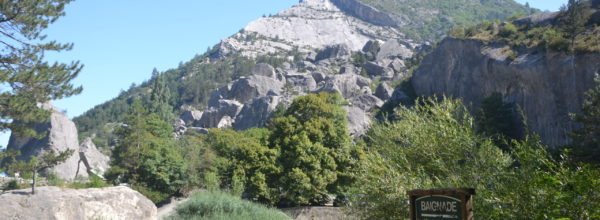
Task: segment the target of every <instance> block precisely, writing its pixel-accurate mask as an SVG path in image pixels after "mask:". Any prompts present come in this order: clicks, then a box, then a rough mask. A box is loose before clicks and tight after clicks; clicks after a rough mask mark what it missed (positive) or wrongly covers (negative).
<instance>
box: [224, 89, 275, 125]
mask: <svg viewBox="0 0 600 220" xmlns="http://www.w3.org/2000/svg"><path fill="white" fill-rule="evenodd" d="M280 99H281V97H280V96H265V97H260V98H256V99H254V100H252V102H250V103H248V104H246V105H244V108H243V109H242V111H241V112H240V114H239V115H238V116H237V117H236V119H235V123H234V124H233V128H234V129H236V130H245V129H248V128H252V127H260V126H262V125H263V123H264V122H266V121H267V119H268V118H269V116H270V115H271V113H273V112H274V111H275V110H276V109H277V105H279V103H280Z"/></svg>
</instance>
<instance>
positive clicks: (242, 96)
mask: <svg viewBox="0 0 600 220" xmlns="http://www.w3.org/2000/svg"><path fill="white" fill-rule="evenodd" d="M283 84H284V83H283V82H281V81H279V80H277V79H274V78H270V77H264V76H258V75H252V76H249V77H246V78H241V79H239V80H237V81H236V82H235V83H233V85H232V87H231V91H229V93H228V96H227V99H234V100H237V101H239V102H240V103H246V102H248V101H250V100H251V99H253V98H256V97H261V96H266V95H268V94H270V93H272V94H279V93H280V92H281V89H282V88H283Z"/></svg>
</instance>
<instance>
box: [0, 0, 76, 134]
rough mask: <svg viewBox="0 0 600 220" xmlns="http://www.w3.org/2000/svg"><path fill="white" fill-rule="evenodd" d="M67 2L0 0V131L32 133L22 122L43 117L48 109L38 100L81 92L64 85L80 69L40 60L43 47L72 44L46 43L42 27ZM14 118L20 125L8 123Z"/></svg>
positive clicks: (57, 48) (54, 48)
mask: <svg viewBox="0 0 600 220" xmlns="http://www.w3.org/2000/svg"><path fill="white" fill-rule="evenodd" d="M69 2H71V0H42V1H40V0H23V1H9V0H2V1H0V5H2V6H1V7H0V83H2V84H3V85H4V86H5V87H6V88H4V89H2V91H1V92H0V130H6V129H10V130H12V131H16V132H17V133H20V134H24V135H29V136H32V135H35V136H39V135H41V134H36V133H35V132H34V131H33V130H32V129H29V128H27V127H26V126H25V125H26V124H27V123H28V122H43V121H46V120H48V117H49V115H50V113H49V111H47V110H44V109H41V108H38V107H37V105H38V103H44V102H47V101H48V100H51V99H60V98H64V97H67V96H71V95H74V94H78V93H80V92H81V87H78V88H75V87H73V85H72V84H71V83H70V82H71V80H72V79H73V78H75V77H76V76H77V74H78V73H79V71H80V70H81V67H82V66H81V65H80V64H79V63H78V62H73V63H71V64H64V63H53V64H49V63H48V62H46V61H44V54H45V53H46V52H48V51H63V50H70V49H71V48H72V46H73V45H72V44H59V43H57V42H55V41H46V40H45V39H46V36H45V35H43V34H42V32H43V30H44V29H45V28H47V27H48V25H49V24H51V23H53V22H55V21H56V20H57V19H58V18H59V17H61V16H63V15H64V12H63V10H64V6H65V5H66V4H67V3H69ZM15 121H20V122H25V123H13V122H15Z"/></svg>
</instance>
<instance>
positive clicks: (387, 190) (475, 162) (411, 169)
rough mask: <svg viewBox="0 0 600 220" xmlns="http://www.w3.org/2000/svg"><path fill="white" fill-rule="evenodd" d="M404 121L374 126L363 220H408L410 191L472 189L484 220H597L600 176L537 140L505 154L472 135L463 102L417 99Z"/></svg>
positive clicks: (364, 176)
mask: <svg viewBox="0 0 600 220" xmlns="http://www.w3.org/2000/svg"><path fill="white" fill-rule="evenodd" d="M396 117H397V118H399V119H400V120H398V121H394V122H383V123H378V124H375V125H373V127H372V128H371V129H370V131H369V133H368V134H367V136H366V145H367V146H368V147H366V148H367V150H368V152H369V154H367V156H366V159H365V160H363V163H362V165H361V168H360V172H357V173H356V174H355V175H356V176H357V179H358V183H357V184H356V186H357V187H356V189H355V191H354V195H360V196H355V198H353V200H354V202H353V207H355V208H356V209H357V210H358V212H359V213H361V216H362V217H363V218H366V219H404V218H408V214H409V213H408V210H409V207H408V203H407V200H408V197H407V195H406V191H407V190H410V189H423V188H457V187H474V188H476V190H477V195H476V196H475V200H474V207H473V209H474V212H475V215H476V216H477V218H480V219H522V218H523V213H527V217H529V218H530V219H558V218H569V219H597V218H598V217H600V209H598V207H600V171H599V170H598V169H594V168H591V167H588V166H585V165H583V166H579V165H577V166H569V165H568V164H569V160H568V159H563V160H561V161H556V160H554V159H553V158H552V157H551V156H550V154H549V153H548V152H547V150H546V147H545V146H543V145H542V144H541V141H540V140H539V138H536V137H535V136H534V138H525V139H524V140H523V141H520V142H518V141H513V142H512V143H511V144H510V146H509V150H508V151H507V152H503V151H502V150H500V148H499V147H498V146H496V145H495V144H494V142H493V141H492V140H491V139H490V138H488V137H484V136H480V135H479V134H477V132H475V127H474V121H473V117H472V116H471V115H470V113H469V111H467V109H466V108H465V107H464V106H463V104H462V103H461V102H460V101H453V100H448V99H443V100H442V101H440V102H437V101H434V100H433V99H426V100H420V101H418V102H417V104H416V105H415V106H414V107H412V108H407V107H401V108H400V110H399V111H398V112H397V115H396Z"/></svg>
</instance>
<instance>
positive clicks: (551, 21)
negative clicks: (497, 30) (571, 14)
mask: <svg viewBox="0 0 600 220" xmlns="http://www.w3.org/2000/svg"><path fill="white" fill-rule="evenodd" d="M559 14H560V12H543V13H538V14H534V15H531V16H527V17H524V18H519V19H517V20H515V21H514V22H513V23H514V24H515V25H525V26H545V25H555V24H556V18H557V17H558V15H559Z"/></svg>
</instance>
